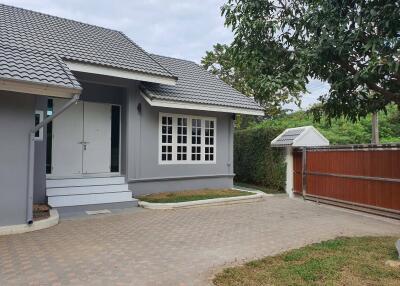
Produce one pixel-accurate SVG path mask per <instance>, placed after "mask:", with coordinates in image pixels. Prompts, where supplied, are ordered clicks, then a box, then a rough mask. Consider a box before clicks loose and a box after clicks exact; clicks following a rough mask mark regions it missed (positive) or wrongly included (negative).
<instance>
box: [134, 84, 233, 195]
mask: <svg viewBox="0 0 400 286" xmlns="http://www.w3.org/2000/svg"><path fill="white" fill-rule="evenodd" d="M127 99H128V106H127V110H128V116H129V119H128V126H127V128H128V131H127V134H128V142H129V144H128V146H129V148H128V150H127V161H128V168H127V169H128V171H127V179H128V182H129V186H130V189H131V190H132V191H133V193H134V195H138V194H148V193H157V192H166V191H179V190H187V189H200V188H221V187H227V188H229V187H232V185H233V119H232V115H231V114H227V113H215V112H205V111H194V110H179V109H170V108H155V107H151V106H150V105H149V104H148V103H147V102H146V101H145V100H144V99H143V98H142V97H141V96H140V94H139V91H138V90H135V89H131V90H130V92H129V94H128V98H127ZM139 104H140V105H141V112H140V113H139V112H138V105H139ZM159 112H165V113H176V114H187V115H199V116H210V117H216V118H217V131H216V136H217V138H216V143H217V146H216V163H215V164H169V165H160V164H159V160H158V159H159V157H158V156H159V154H158V150H159V146H158V144H159Z"/></svg>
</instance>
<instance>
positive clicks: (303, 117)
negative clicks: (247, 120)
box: [235, 105, 400, 144]
mask: <svg viewBox="0 0 400 286" xmlns="http://www.w3.org/2000/svg"><path fill="white" fill-rule="evenodd" d="M307 125H313V126H314V127H316V128H317V129H318V130H319V131H320V132H321V133H322V134H323V135H324V136H325V137H326V138H327V139H328V140H329V141H330V143H331V144H367V143H371V116H370V115H369V116H367V117H365V118H361V119H360V120H358V121H357V122H354V123H353V122H349V121H348V120H345V119H343V118H340V119H334V120H332V121H331V122H328V120H326V119H322V120H321V121H320V122H318V123H316V122H314V120H313V116H312V114H310V113H307V112H304V111H297V112H294V113H292V114H289V115H282V116H280V117H277V118H275V119H274V120H265V121H264V122H262V123H259V124H255V125H253V127H254V128H257V129H258V128H261V129H262V128H267V129H270V128H273V129H277V130H280V131H283V130H285V129H286V128H293V127H299V126H307ZM379 133H380V141H381V143H400V112H399V111H398V110H397V108H396V107H395V106H393V105H390V106H388V107H387V113H385V112H380V113H379ZM235 143H236V142H235Z"/></svg>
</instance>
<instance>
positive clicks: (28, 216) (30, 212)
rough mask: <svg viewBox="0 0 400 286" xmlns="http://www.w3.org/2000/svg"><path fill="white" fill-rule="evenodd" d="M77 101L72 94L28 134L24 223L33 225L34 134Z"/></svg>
mask: <svg viewBox="0 0 400 286" xmlns="http://www.w3.org/2000/svg"><path fill="white" fill-rule="evenodd" d="M78 100H79V94H74V95H73V97H72V99H71V100H70V101H68V102H67V103H66V104H65V105H64V106H63V107H61V108H60V110H58V111H57V112H55V113H54V114H53V115H51V116H49V117H47V118H46V119H44V120H43V121H42V122H40V123H39V124H38V125H36V126H35V127H34V128H33V129H32V130H31V131H30V132H29V151H28V186H27V208H26V223H27V224H32V223H33V176H34V166H35V133H36V132H37V131H38V130H39V129H40V128H42V127H44V126H45V125H47V124H48V123H50V122H51V121H53V119H54V118H56V117H57V116H59V115H60V114H61V113H63V112H64V111H65V110H66V109H68V108H69V107H70V106H71V105H73V104H74V103H76V102H77V101H78Z"/></svg>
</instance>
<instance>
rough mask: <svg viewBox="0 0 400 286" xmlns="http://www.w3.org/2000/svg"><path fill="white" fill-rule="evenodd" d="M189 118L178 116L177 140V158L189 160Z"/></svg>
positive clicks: (178, 159)
mask: <svg viewBox="0 0 400 286" xmlns="http://www.w3.org/2000/svg"><path fill="white" fill-rule="evenodd" d="M187 131H188V119H187V118H186V117H178V118H177V131H176V134H177V137H176V139H177V142H176V145H177V146H176V160H177V161H187V159H188V156H187V153H188V146H187V145H188V140H187V137H188V132H187Z"/></svg>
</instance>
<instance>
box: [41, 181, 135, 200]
mask: <svg viewBox="0 0 400 286" xmlns="http://www.w3.org/2000/svg"><path fill="white" fill-rule="evenodd" d="M128 191H129V189H128V185H127V184H123V185H105V186H83V187H62V188H48V189H47V190H46V195H47V196H48V197H54V196H70V195H88V194H102V193H117V192H128Z"/></svg>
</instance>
